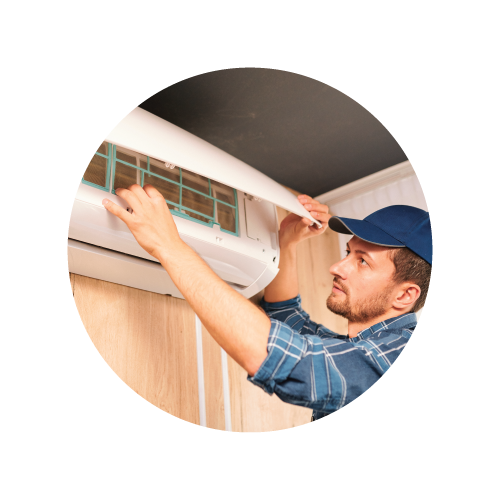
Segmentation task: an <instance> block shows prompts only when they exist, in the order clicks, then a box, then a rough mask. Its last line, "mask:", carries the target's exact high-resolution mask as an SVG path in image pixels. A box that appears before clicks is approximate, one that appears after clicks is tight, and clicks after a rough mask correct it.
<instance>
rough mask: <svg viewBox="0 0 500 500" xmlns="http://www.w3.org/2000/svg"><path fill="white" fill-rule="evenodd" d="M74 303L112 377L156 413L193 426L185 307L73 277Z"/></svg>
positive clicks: (190, 328)
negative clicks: (114, 374)
mask: <svg viewBox="0 0 500 500" xmlns="http://www.w3.org/2000/svg"><path fill="white" fill-rule="evenodd" d="M74 297H75V302H76V305H77V308H78V311H79V313H80V317H81V318H82V321H83V324H84V325H85V328H86V330H87V332H88V334H89V336H90V338H91V339H92V342H93V343H94V345H95V346H96V348H97V350H98V351H99V353H100V354H101V356H102V357H103V358H104V360H105V361H106V362H107V363H108V364H109V366H110V367H111V368H112V369H113V370H114V372H115V373H116V374H117V375H118V376H119V377H120V378H121V379H122V380H123V381H124V382H125V383H126V384H127V385H129V386H130V387H131V388H132V389H133V390H134V391H136V392H137V394H139V395H141V396H142V397H143V398H145V399H146V400H148V401H149V402H150V403H152V404H154V405H156V406H157V407H158V408H161V409H162V410H165V411H166V412H168V413H170V414H172V415H174V416H176V417H179V418H182V419H184V420H187V421H189V422H192V423H199V406H198V380H197V365H196V335H195V318H194V313H193V311H192V310H191V308H190V307H189V305H188V304H187V302H186V301H185V300H181V299H176V298H173V297H167V296H164V295H159V294H156V293H151V292H146V291H143V290H137V289H135V288H129V287H126V286H121V285H116V284H113V283H108V282H105V281H100V280H95V279H92V278H87V277H84V276H79V275H76V276H75V281H74ZM207 368H208V367H207Z"/></svg>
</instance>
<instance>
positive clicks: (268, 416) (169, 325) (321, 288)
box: [70, 209, 347, 432]
mask: <svg viewBox="0 0 500 500" xmlns="http://www.w3.org/2000/svg"><path fill="white" fill-rule="evenodd" d="M278 215H279V219H280V221H281V220H282V219H283V217H285V216H286V215H287V212H285V211H284V210H281V209H279V210H278ZM339 258H340V255H339V250H338V240H337V235H336V233H333V232H332V231H330V230H329V229H328V230H327V231H326V232H325V233H324V234H323V235H321V236H318V237H315V238H311V239H309V240H306V241H305V242H303V243H301V244H300V245H299V247H298V275H299V290H300V293H301V296H302V304H303V308H304V309H305V310H306V311H307V312H308V313H309V314H310V315H311V318H312V319H313V320H314V321H317V322H320V323H322V324H324V325H325V326H327V327H328V328H330V329H332V330H334V331H336V332H338V333H344V334H345V333H346V331H347V322H346V321H345V320H344V319H342V318H340V317H338V316H336V315H334V314H332V313H331V312H329V311H328V310H327V308H326V305H325V303H326V298H327V296H328V295H329V294H330V291H331V286H332V276H331V275H330V274H329V272H328V269H329V267H330V266H331V264H332V263H333V262H336V261H337V260H339ZM70 279H71V285H72V290H73V295H74V298H75V302H76V305H77V308H78V311H79V313H80V317H81V318H82V321H83V323H84V325H85V328H86V329H87V332H88V334H89V336H90V337H91V339H92V341H93V343H94V345H95V346H96V348H97V350H98V351H99V353H100V354H101V356H102V357H103V358H104V360H105V361H106V362H107V363H108V364H109V366H110V367H111V368H112V369H113V370H114V371H115V373H116V374H117V375H118V376H119V377H120V378H121V379H122V380H123V381H124V382H125V383H126V384H128V385H129V386H130V387H131V388H132V389H133V390H134V391H135V392H137V394H139V395H140V396H142V397H143V398H145V399H146V400H148V401H149V402H151V403H152V404H154V405H156V406H157V407H159V408H161V409H162V410H165V411H167V412H168V413H170V414H172V415H175V416H176V417H179V418H182V419H184V420H187V421H188V422H192V423H199V403H198V373H197V362H196V359H197V358H196V330H195V315H194V312H193V311H192V309H191V308H190V306H189V305H188V303H187V302H186V301H185V300H181V299H176V298H173V297H168V296H163V295H159V294H155V293H152V292H146V291H143V290H137V289H134V288H129V287H125V286H121V285H116V284H112V283H107V282H104V281H100V280H95V279H92V278H87V277H84V276H79V275H74V274H70ZM262 295H263V292H261V293H260V294H259V295H257V296H255V297H253V298H252V299H251V300H252V302H254V303H256V304H258V303H259V301H260V298H261V297H262ZM202 339H203V366H204V368H203V374H204V390H205V400H206V404H205V410H206V420H207V427H210V428H213V429H220V430H223V429H225V420H224V398H223V386H222V366H221V349H220V347H219V346H218V345H217V344H216V343H215V341H214V340H213V339H212V338H211V337H210V335H209V334H208V332H207V331H206V330H205V328H204V327H203V328H202ZM228 372H229V373H228V374H229V390H230V409H231V424H232V430H233V431H238V432H261V431H272V430H280V429H286V428H290V427H295V426H298V425H302V424H305V423H307V422H310V420H311V413H312V411H311V410H310V409H306V408H301V407H297V406H293V405H290V404H287V403H284V402H282V401H281V400H280V399H279V398H278V397H277V396H269V395H268V394H266V393H265V392H264V391H262V389H260V388H258V387H256V386H254V385H253V384H252V383H250V382H248V381H247V379H246V378H247V373H246V372H245V370H243V369H242V368H241V367H240V366H239V365H238V364H237V363H235V362H234V361H233V360H232V359H230V358H229V359H228Z"/></svg>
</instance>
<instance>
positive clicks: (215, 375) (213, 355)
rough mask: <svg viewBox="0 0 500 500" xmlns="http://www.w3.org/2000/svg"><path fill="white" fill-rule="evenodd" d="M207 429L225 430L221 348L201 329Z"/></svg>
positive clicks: (204, 329) (205, 330) (203, 328)
mask: <svg viewBox="0 0 500 500" xmlns="http://www.w3.org/2000/svg"><path fill="white" fill-rule="evenodd" d="M202 336H203V373H204V378H205V407H206V415H207V427H210V428H211V429H219V430H225V428H226V427H225V420H224V393H223V388H222V362H221V359H222V358H221V354H222V353H221V348H220V346H219V344H217V342H215V340H214V339H213V338H212V337H211V335H210V334H209V333H208V331H207V329H206V328H205V327H204V326H203V327H202Z"/></svg>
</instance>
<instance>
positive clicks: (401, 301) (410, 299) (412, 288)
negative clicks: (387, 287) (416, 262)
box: [392, 283, 421, 314]
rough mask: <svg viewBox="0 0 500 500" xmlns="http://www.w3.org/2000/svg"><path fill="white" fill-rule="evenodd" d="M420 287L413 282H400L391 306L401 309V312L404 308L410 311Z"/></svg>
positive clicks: (418, 295)
mask: <svg viewBox="0 0 500 500" xmlns="http://www.w3.org/2000/svg"><path fill="white" fill-rule="evenodd" d="M420 293H421V291H420V287H419V286H418V285H416V284H415V283H401V285H399V286H398V287H397V293H396V296H395V297H394V300H393V302H392V306H393V307H394V308H395V309H397V310H398V311H401V314H403V313H404V311H405V310H407V311H411V309H412V308H413V306H414V305H415V302H416V301H417V300H418V298H419V297H420Z"/></svg>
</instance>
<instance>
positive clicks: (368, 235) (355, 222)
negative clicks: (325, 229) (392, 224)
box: [328, 216, 406, 248]
mask: <svg viewBox="0 0 500 500" xmlns="http://www.w3.org/2000/svg"><path fill="white" fill-rule="evenodd" d="M328 225H329V226H330V229H332V230H333V231H336V232H337V233H341V234H353V235H354V236H357V237H358V238H360V239H362V240H364V241H367V242H368V243H373V244H375V245H381V246H384V247H394V248H402V247H404V246H406V245H403V243H401V242H400V241H398V240H397V239H396V238H393V237H392V236H389V235H388V234H387V233H386V232H385V231H382V229H380V228H378V227H377V226H374V225H373V224H372V223H371V222H367V221H365V220H359V219H349V218H347V217H337V216H333V217H331V218H330V220H329V221H328Z"/></svg>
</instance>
